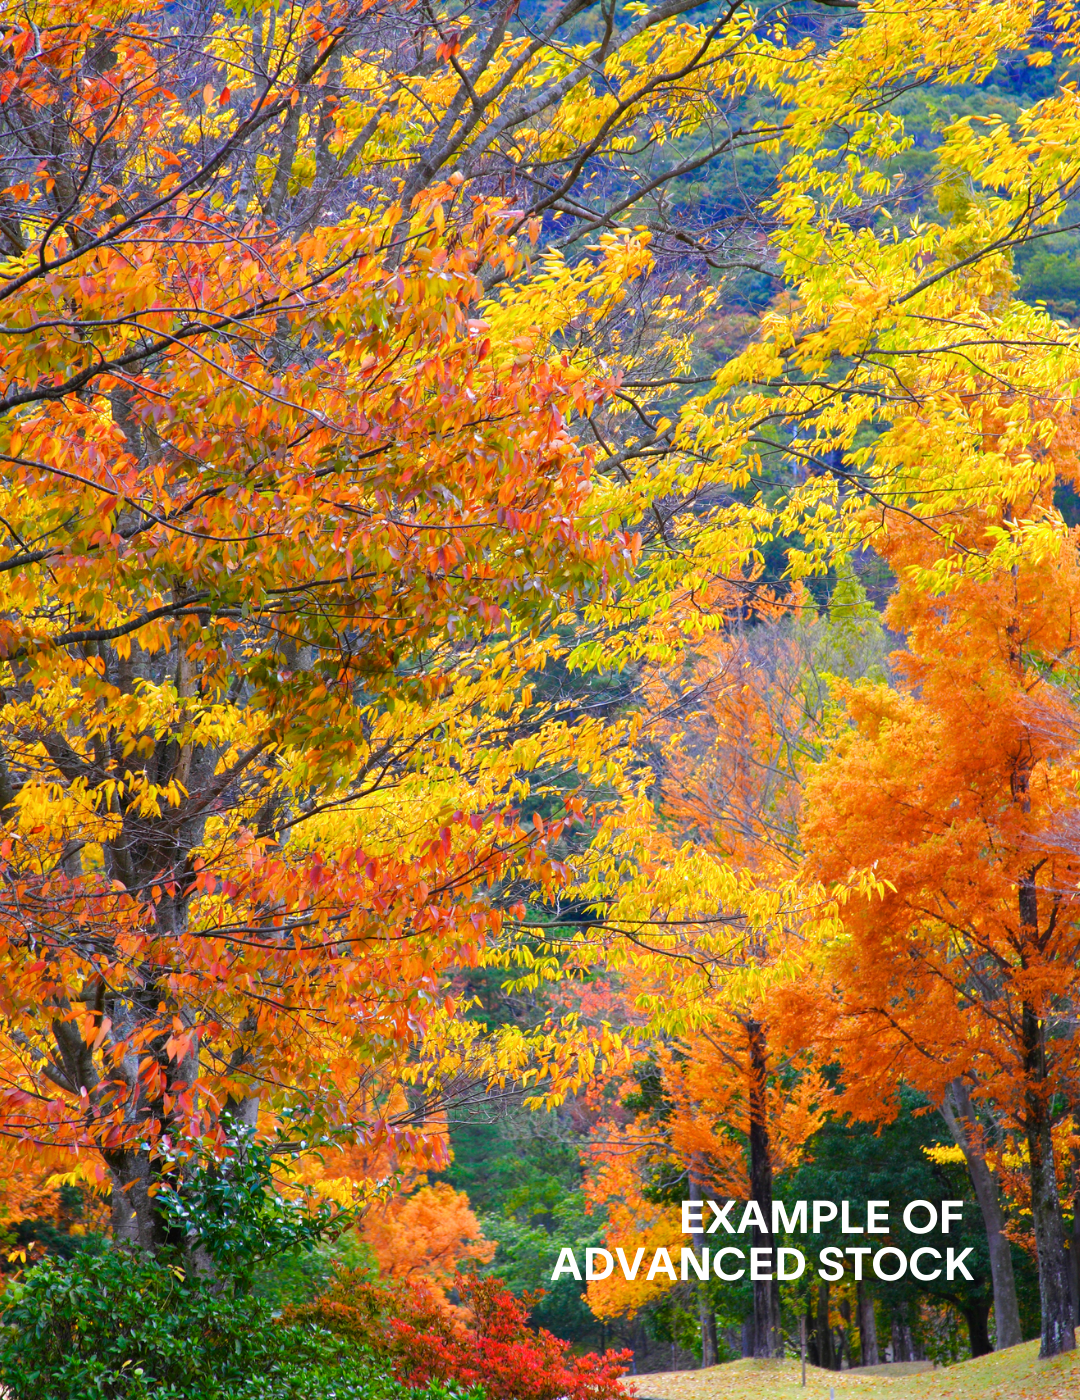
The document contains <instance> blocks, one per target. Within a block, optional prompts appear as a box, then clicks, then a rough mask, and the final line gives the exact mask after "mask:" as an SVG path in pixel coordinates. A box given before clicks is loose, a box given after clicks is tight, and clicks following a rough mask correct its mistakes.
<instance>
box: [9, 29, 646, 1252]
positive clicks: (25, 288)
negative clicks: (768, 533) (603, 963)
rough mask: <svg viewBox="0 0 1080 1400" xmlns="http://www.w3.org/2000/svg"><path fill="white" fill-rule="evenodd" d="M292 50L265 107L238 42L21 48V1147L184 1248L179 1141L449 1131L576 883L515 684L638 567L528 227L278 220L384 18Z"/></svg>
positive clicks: (310, 34)
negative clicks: (445, 976) (354, 64)
mask: <svg viewBox="0 0 1080 1400" xmlns="http://www.w3.org/2000/svg"><path fill="white" fill-rule="evenodd" d="M265 18H266V22H267V24H268V25H269V28H268V29H264V30H263V31H262V37H261V39H260V40H259V43H260V45H261V48H260V55H261V57H260V59H259V62H260V63H262V64H263V68H259V67H258V65H256V68H255V70H254V71H255V73H256V75H261V76H257V77H256V79H255V85H254V87H252V88H251V89H250V91H249V92H247V93H246V94H245V95H244V96H243V98H242V99H241V97H240V96H239V95H237V97H236V98H235V99H234V98H233V97H232V96H231V91H230V89H229V87H228V83H227V81H225V80H219V79H215V82H214V83H213V84H210V83H207V84H205V85H203V86H200V87H198V88H197V89H196V90H194V91H193V90H192V88H191V81H192V77H193V75H194V76H196V77H197V76H200V75H204V76H208V75H210V74H214V73H217V74H219V77H220V75H221V74H223V73H224V72H225V70H226V69H227V68H228V65H229V62H230V56H231V55H233V54H234V53H235V50H234V48H233V42H234V38H235V36H234V35H233V34H232V33H231V32H230V31H229V27H228V24H227V23H226V21H225V19H224V17H223V16H215V15H213V14H209V13H208V14H205V15H201V16H200V18H199V21H198V24H197V25H196V26H195V28H194V29H193V30H191V31H188V30H186V29H184V27H183V25H182V24H180V17H179V15H175V16H169V15H163V16H157V17H155V16H153V15H151V16H148V17H143V18H140V16H139V12H137V11H127V10H125V11H123V12H114V11H112V10H110V11H108V12H107V13H106V12H104V11H102V12H101V13H97V12H95V11H93V10H90V11H87V9H86V7H76V8H75V9H72V10H71V11H70V13H68V12H65V11H64V10H63V9H61V10H56V9H53V10H51V11H49V13H48V16H47V17H46V16H45V15H44V13H42V15H39V16H38V19H39V20H40V23H38V22H35V21H33V20H32V19H31V18H25V19H18V18H12V19H11V20H10V21H9V27H8V29H7V31H6V33H5V39H4V48H3V53H4V55H5V57H4V71H3V74H2V83H3V94H4V111H5V113H6V114H7V126H6V128H5V132H6V134H5V136H4V138H3V139H4V140H5V141H6V142H7V143H8V148H9V151H10V153H11V156H12V159H11V160H10V161H9V162H8V163H7V165H6V169H7V171H8V174H9V179H10V177H11V176H14V179H12V180H11V182H10V183H9V184H8V186H7V187H6V190H5V195H4V199H5V210H6V214H5V220H6V221H5V226H4V227H5V237H6V238H7V242H8V251H7V256H6V260H5V262H4V264H3V269H2V272H3V283H2V287H0V295H2V297H3V300H4V304H5V306H6V307H7V325H6V326H5V332H4V345H3V367H4V376H5V379H4V400H3V417H2V418H0V435H2V441H0V447H2V450H3V456H4V461H5V463H6V468H5V473H4V476H3V481H2V495H3V515H4V529H5V531H6V532H7V533H6V545H5V551H6V552H5V555H4V558H3V568H4V571H5V575H6V583H7V587H6V591H5V605H4V608H5V610H4V615H3V650H4V663H3V666H4V676H3V692H4V693H3V710H2V716H0V726H2V749H3V755H2V756H3V765H2V768H0V803H2V806H3V820H4V835H3V843H2V852H3V861H4V884H3V895H2V906H3V908H2V913H0V923H2V929H3V938H4V947H5V958H6V976H5V982H4V989H5V990H4V1006H5V1036H4V1046H3V1071H2V1073H3V1083H4V1090H3V1105H4V1109H3V1114H4V1116H3V1126H4V1131H5V1132H6V1133H7V1134H8V1135H13V1136H15V1137H17V1138H19V1139H20V1140H22V1141H23V1142H24V1143H26V1144H35V1143H37V1144H41V1145H43V1146H45V1147H50V1148H52V1147H57V1146H67V1147H70V1148H72V1149H80V1148H83V1147H93V1148H95V1149H97V1150H99V1151H100V1152H101V1153H102V1154H103V1156H104V1159H105V1161H106V1162H107V1164H108V1167H109V1170H110V1171H111V1173H112V1176H113V1179H114V1182H115V1185H116V1188H117V1189H116V1190H115V1191H114V1207H115V1215H114V1228H115V1230H116V1232H117V1234H118V1235H120V1236H122V1237H131V1238H137V1239H138V1240H140V1241H141V1242H142V1243H143V1244H145V1245H148V1246H154V1245H155V1244H156V1243H157V1242H158V1241H159V1240H160V1238H161V1232H162V1230H163V1228H164V1227H163V1224H162V1221H161V1220H160V1218H159V1216H158V1214H157V1212H156V1210H155V1207H154V1204H153V1178H154V1175H155V1173H156V1171H157V1169H158V1156H159V1154H158V1148H159V1146H160V1145H161V1144H162V1143H163V1142H165V1141H167V1140H171V1141H172V1143H173V1144H174V1146H175V1144H176V1142H177V1140H179V1139H183V1138H184V1137H185V1136H192V1137H195V1138H199V1137H207V1136H208V1137H209V1139H210V1140H211V1141H213V1140H215V1139H217V1140H219V1141H224V1137H225V1132H226V1128H225V1124H226V1120H228V1119H230V1118H231V1119H233V1120H240V1121H246V1122H254V1121H255V1119H256V1116H257V1115H258V1114H259V1113H260V1111H262V1112H263V1113H264V1123H263V1125H262V1126H263V1127H264V1128H265V1129H266V1130H267V1131H273V1130H274V1123H275V1122H277V1123H279V1124H280V1125H281V1131H282V1132H283V1133H284V1134H285V1136H286V1137H288V1136H289V1134H290V1133H291V1132H292V1129H291V1128H290V1127H289V1126H288V1125H289V1124H290V1123H293V1122H294V1121H295V1120H296V1119H297V1118H298V1117H299V1118H301V1119H303V1120H304V1122H305V1123H306V1125H307V1126H306V1128H305V1129H304V1131H303V1133H302V1134H300V1135H299V1136H300V1137H301V1138H308V1137H309V1135H310V1134H314V1135H316V1136H317V1135H318V1134H319V1133H320V1132H323V1133H329V1134H331V1136H332V1135H333V1134H335V1133H338V1132H341V1133H344V1134H346V1135H350V1134H356V1133H357V1132H360V1133H361V1134H363V1135H364V1136H365V1137H366V1138H367V1139H368V1140H369V1141H375V1140H377V1139H378V1137H379V1136H380V1135H384V1134H385V1133H387V1132H391V1131H393V1129H394V1124H395V1121H398V1122H399V1125H400V1123H401V1122H404V1123H409V1122H419V1123H421V1124H422V1123H423V1122H424V1121H425V1119H426V1116H427V1113H428V1108H427V1106H426V1100H425V1095H424V1092H423V1090H422V1089H421V1090H420V1091H419V1093H418V1095H417V1096H416V1097H415V1099H414V1102H413V1104H412V1105H411V1106H410V1107H409V1108H408V1109H407V1111H406V1112H405V1113H404V1115H403V1117H402V1118H400V1119H398V1120H395V1116H394V1115H393V1114H392V1113H389V1112H388V1111H387V1103H388V1092H387V1091H388V1086H389V1085H391V1084H392V1083H393V1082H394V1081H395V1079H400V1076H401V1074H402V1072H403V1059H402V1056H403V1055H404V1056H405V1057H406V1058H407V1057H408V1055H409V1053H410V1050H409V1047H410V1046H411V1047H415V1045H416V1043H417V1041H418V1039H419V1038H420V1035H421V1033H422V1031H423V1029H424V1028H427V1027H430V1025H431V1023H432V1020H433V1018H438V1017H440V1016H441V1017H443V1018H444V1019H445V1020H446V1021H448V1022H449V1021H451V1019H452V1018H451V1017H450V1013H449V1009H448V1008H447V1007H446V1006H444V1003H443V998H442V995H441V993H440V989H439V975H440V972H441V970H442V969H443V968H446V967H448V966H451V965H454V964H457V963H461V962H468V961H470V960H472V959H473V958H475V956H476V950H477V947H478V944H479V943H480V942H482V940H483V938H484V937H485V936H486V935H487V934H488V933H490V932H492V931H493V930H494V929H495V927H496V926H497V923H498V918H499V915H498V913H497V911H496V909H495V908H494V905H493V903H492V899H491V895H490V892H489V889H490V884H491V881H492V880H493V879H495V878H497V877H498V876H499V875H501V874H504V873H505V872H506V871H507V870H508V869H509V868H510V867H511V866H512V865H514V863H515V862H517V863H518V864H519V865H520V871H521V873H522V874H523V875H524V874H528V873H529V872H530V868H531V869H532V873H533V874H536V875H542V876H543V878H549V877H550V874H551V871H550V869H548V871H547V875H544V874H543V871H542V870H541V866H542V865H543V860H542V858H541V860H540V864H537V865H533V866H531V867H530V862H531V861H532V859H533V857H532V856H531V855H530V854H529V852H530V851H534V850H535V851H537V853H538V850H539V848H538V844H537V843H538V837H537V834H536V832H535V831H533V832H532V833H531V834H530V835H526V834H525V833H524V832H522V831H521V830H520V829H519V828H518V827H517V826H516V823H515V820H514V818H513V816H512V815H508V814H507V815H503V814H504V813H505V812H506V808H507V806H508V803H507V801H506V799H507V795H508V790H509V786H510V782H511V776H512V774H513V773H514V772H516V771H517V770H518V768H519V767H521V766H522V765H524V766H525V767H528V766H529V765H531V764H533V763H535V762H536V761H537V758H538V757H539V756H541V755H542V754H543V753H544V751H545V744H546V742H547V741H546V740H545V739H544V738H543V736H542V735H539V736H537V735H536V733H535V728H536V726H535V725H534V726H533V730H534V733H533V737H532V738H531V740H530V745H531V746H530V747H529V749H528V751H527V752H522V751H520V750H515V749H514V747H513V745H511V746H510V747H509V748H507V745H506V739H507V736H508V735H513V734H514V732H515V731H514V724H515V716H516V715H517V714H519V713H520V711H521V708H522V706H523V705H524V704H526V703H527V698H528V697H527V694H525V695H522V694H521V693H520V692H517V691H515V676H516V675H517V674H519V673H520V674H524V673H526V672H527V671H528V670H529V668H530V666H531V665H532V664H533V662H535V661H537V660H538V659H539V657H540V656H542V654H543V646H542V644H540V643H539V642H538V641H537V640H536V627H537V622H538V620H539V619H542V618H543V617H545V616H547V615H548V614H549V613H550V612H551V610H552V608H553V606H554V607H556V608H557V607H558V606H559V605H560V600H561V599H562V598H563V597H564V596H576V595H577V592H578V590H585V591H588V590H589V589H591V588H593V587H594V584H595V581H596V580H597V578H598V572H597V571H598V569H603V568H605V567H609V565H610V563H612V562H614V558H615V556H613V555H612V554H611V551H610V549H609V548H608V547H607V546H606V545H605V544H604V543H602V542H601V541H600V540H599V539H597V538H596V537H595V535H590V534H589V532H588V531H587V530H586V529H585V528H584V527H583V525H582V524H581V522H580V516H581V510H582V504H583V501H584V499H585V495H586V492H587V479H588V462H587V459H586V458H585V457H584V456H583V455H582V453H581V452H580V450H579V449H578V448H577V447H576V445H575V444H574V442H573V441H572V440H571V438H570V437H569V435H568V433H567V431H566V418H567V414H568V413H569V412H570V411H571V406H572V402H573V401H574V400H575V399H578V400H579V402H580V404H581V406H582V407H584V406H585V401H586V399H588V398H589V396H590V395H591V394H593V393H594V392H595V391H594V390H593V389H591V388H590V387H588V386H586V385H584V384H582V383H581V382H580V380H576V381H575V382H574V383H571V382H570V381H571V380H572V379H573V378H574V377H573V376H570V375H564V374H563V372H562V367H561V366H559V365H558V363H557V362H556V363H554V364H548V362H547V361H546V360H543V359H536V358H534V357H532V356H531V355H529V354H528V353H527V352H523V351H522V350H521V348H520V347H517V348H514V347H512V346H506V345H503V346H502V348H501V349H499V350H494V349H493V348H492V341H491V337H490V334H489V332H488V331H487V329H486V326H485V323H484V322H483V321H482V320H481V319H478V318H477V316H476V314H475V313H476V308H477V304H478V301H479V298H480V296H481V287H482V284H481V275H482V270H483V269H484V268H485V267H490V266H499V267H503V268H505V269H512V268H513V267H515V266H516V265H517V264H518V261H519V257H520V253H519V250H518V248H517V246H516V245H515V244H514V242H513V241H512V240H511V239H510V238H509V237H508V236H507V231H506V219H505V216H504V214H503V212H502V208H501V206H499V205H498V204H497V203H495V204H492V203H489V202H485V201H483V200H481V201H479V202H476V203H473V202H468V203H467V204H466V205H465V207H464V208H463V210H462V211H461V212H462V214H463V218H462V219H458V221H457V223H456V226H455V230H454V232H453V234H452V235H448V234H447V233H446V228H447V222H446V213H445V210H446V208H447V207H450V206H452V204H453V201H454V200H455V199H456V198H458V197H459V194H460V183H461V182H460V180H456V181H455V180H451V181H450V182H448V183H446V184H440V185H436V186H434V187H432V188H431V189H429V190H427V191H426V192H425V193H424V194H423V195H421V196H419V197H418V198H417V199H415V200H413V201H412V202H411V204H410V203H403V202H401V201H397V202H395V201H393V200H390V199H387V200H385V201H375V202H374V203H372V204H369V205H367V206H362V205H358V204H356V203H355V202H351V203H350V204H349V205H348V207H341V208H340V209H337V210H336V211H335V217H334V221H333V222H332V223H325V222H321V221H319V220H318V218H317V214H318V210H317V209H314V208H312V209H311V210H309V215H310V217H309V216H308V215H305V217H304V218H303V219H299V218H297V219H293V220H291V221H285V222H282V204H281V201H282V200H283V199H284V196H285V192H286V185H287V183H288V181H287V180H281V181H278V177H277V175H273V176H271V177H270V184H269V187H268V188H265V187H263V188H261V189H260V191H259V192H258V193H256V192H254V187H251V188H249V192H248V195H247V196H243V195H242V186H243V181H244V180H245V179H247V178H248V177H252V178H255V177H256V175H257V176H258V178H257V179H256V184H258V181H259V180H261V179H262V175H261V173H260V172H262V171H263V170H264V166H262V165H261V164H260V161H261V160H262V159H263V156H264V152H265V150H267V149H271V148H273V145H274V143H275V142H276V141H278V140H279V138H280V137H281V132H282V129H284V131H285V133H286V138H287V136H288V131H289V130H290V129H292V128H291V126H290V123H294V115H295V113H296V108H297V104H298V99H299V95H300V93H301V92H304V93H308V92H310V90H311V85H312V84H315V85H316V86H318V80H319V79H320V77H324V76H325V73H326V71H327V70H328V68H331V67H332V66H333V64H334V63H335V62H338V61H339V59H340V57H341V54H342V52H343V49H342V46H343V45H345V44H346V40H348V43H349V44H350V45H354V46H355V43H356V41H357V32H356V27H355V26H356V24H358V23H360V22H361V20H360V17H359V16H358V15H356V14H352V13H351V12H349V11H348V10H347V9H345V8H343V9H342V10H341V12H340V13H339V14H338V13H336V14H335V16H329V18H330V19H331V20H332V21H334V22H335V23H336V24H337V27H336V28H333V27H332V28H328V27H327V26H326V24H325V23H324V20H325V19H326V18H327V16H323V15H322V14H321V11H319V12H316V10H311V11H303V10H300V9H296V10H292V11H289V12H288V13H287V14H285V15H279V16H277V17H276V18H275V17H273V16H267V17H265ZM262 23H263V20H262V19H259V20H258V21H257V23H256V28H258V27H259V26H260V25H261V24H262ZM177 24H180V28H174V27H172V26H175V25H177ZM200 25H201V26H202V27H201V28H200V27H199V26H200ZM249 77H250V74H249ZM335 130H336V128H335ZM50 133H51V134H50ZM332 134H333V133H330V134H329V135H330V136H332ZM320 139H329V137H328V133H327V131H326V130H325V129H324V131H323V136H322V137H321V138H320ZM43 143H44V144H43ZM286 143H287V140H286ZM289 178H291V176H290V177H289ZM230 180H232V181H233V183H232V184H230V183H229V182H230ZM275 182H277V183H276V184H275ZM278 185H280V190H279V189H278ZM616 244H618V246H619V248H620V249H622V250H624V251H626V252H628V253H629V255H630V257H631V261H633V259H634V257H635V256H637V254H636V253H635V252H634V251H633V249H632V247H631V245H630V244H629V243H628V242H627V240H625V239H623V240H618V239H616V240H615V241H614V242H612V241H611V240H608V242H607V244H606V246H608V247H610V248H611V249H612V250H613V251H614V249H615V246H616ZM616 257H617V260H621V257H622V253H621V252H620V253H618V254H617V255H616ZM582 395H584V398H583V397H582ZM523 542H524V543H523ZM538 579H542V580H543V587H542V588H538V587H537V586H536V582H537V580H538ZM564 589H565V590H566V594H564V593H563V591H562V590H564ZM495 633H498V638H497V639H496V640H492V637H493V634H495ZM489 643H490V644H489ZM481 652H482V654H483V656H484V662H483V666H482V667H478V665H477V657H478V655H479V654H481ZM483 716H486V718H483ZM556 742H557V743H558V744H559V745H563V744H564V743H565V731H564V730H562V729H560V731H559V738H558V740H557V741H556ZM464 745H467V746H468V749H469V758H468V761H467V763H466V764H465V765H464V766H463V764H462V762H461V758H462V754H463V751H464V749H463V746H464ZM433 780H435V786H434V788H433V787H432V781H433ZM540 825H541V829H542V826H543V824H542V823H541V824H540ZM541 844H542V843H541ZM522 856H524V857H525V862H524V864H521V863H520V861H519V857H522ZM452 1043H453V1037H452V1036H451V1037H450V1043H448V1046H447V1050H448V1053H449V1054H450V1056H451V1059H453V1055H454V1051H453V1049H452V1048H451V1046H452ZM457 1046H458V1049H460V1050H462V1051H463V1053H467V1046H466V1041H465V1039H463V1038H462V1037H459V1038H458V1041H457ZM507 1063H508V1062H507V1061H505V1060H504V1061H502V1067H503V1069H505V1068H506V1065H507ZM455 1064H456V1065H457V1066H458V1068H460V1064H461V1056H460V1055H459V1056H458V1059H457V1060H456V1061H455ZM448 1072H449V1073H451V1077H452V1071H448ZM493 1072H494V1071H493ZM480 1073H481V1077H482V1074H483V1071H482V1070H481V1071H480ZM421 1077H422V1076H421ZM475 1077H476V1076H475V1074H474V1075H473V1079H475Z"/></svg>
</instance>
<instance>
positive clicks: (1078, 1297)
mask: <svg viewBox="0 0 1080 1400" xmlns="http://www.w3.org/2000/svg"><path fill="white" fill-rule="evenodd" d="M1073 1132H1074V1134H1076V1136H1075V1137H1074V1139H1073V1141H1074V1142H1075V1141H1080V1113H1074V1114H1073ZM1072 1173H1073V1179H1072V1186H1073V1199H1072V1208H1073V1227H1072V1239H1071V1241H1070V1242H1069V1263H1070V1264H1071V1265H1072V1268H1071V1270H1070V1282H1071V1284H1072V1305H1073V1321H1074V1322H1075V1323H1076V1324H1077V1325H1078V1326H1080V1148H1075V1147H1074V1148H1073V1154H1072Z"/></svg>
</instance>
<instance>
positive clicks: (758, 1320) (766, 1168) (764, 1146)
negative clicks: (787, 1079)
mask: <svg viewBox="0 0 1080 1400" xmlns="http://www.w3.org/2000/svg"><path fill="white" fill-rule="evenodd" d="M746 1033H747V1038H748V1040H749V1050H750V1095H749V1097H750V1199H751V1200H752V1201H756V1202H757V1204H758V1205H759V1206H760V1207H761V1215H762V1218H763V1220H764V1221H765V1229H764V1230H762V1229H761V1228H760V1227H759V1226H757V1225H755V1226H754V1227H753V1229H752V1233H751V1237H750V1245H751V1248H754V1249H771V1250H773V1255H772V1259H773V1263H774V1270H773V1272H775V1261H776V1254H775V1248H776V1240H775V1238H774V1236H773V1232H772V1200H773V1189H772V1159H771V1157H770V1154H769V1118H768V1098H767V1092H766V1090H767V1084H768V1047H767V1044H766V1040H765V1027H764V1026H763V1025H762V1024H761V1022H760V1021H755V1020H749V1021H747V1022H746ZM753 1287H754V1355H755V1356H758V1357H769V1356H782V1355H783V1341H782V1338H781V1334H780V1294H779V1289H778V1288H777V1284H776V1280H775V1278H772V1279H755V1280H754V1285H753Z"/></svg>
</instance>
